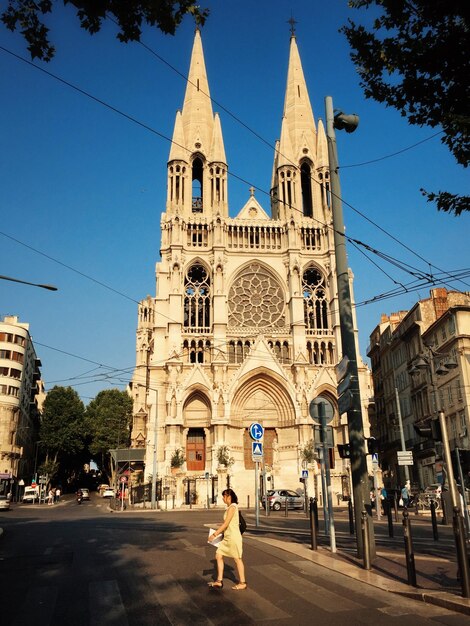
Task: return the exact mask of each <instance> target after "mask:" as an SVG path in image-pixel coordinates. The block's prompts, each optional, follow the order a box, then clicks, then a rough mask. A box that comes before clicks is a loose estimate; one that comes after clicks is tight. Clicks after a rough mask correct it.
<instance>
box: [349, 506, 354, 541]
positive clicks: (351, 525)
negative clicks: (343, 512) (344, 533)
mask: <svg viewBox="0 0 470 626" xmlns="http://www.w3.org/2000/svg"><path fill="white" fill-rule="evenodd" d="M348 514H349V534H350V535H354V512H353V505H352V500H351V498H349V502H348Z"/></svg>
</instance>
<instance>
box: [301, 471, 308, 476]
mask: <svg viewBox="0 0 470 626" xmlns="http://www.w3.org/2000/svg"><path fill="white" fill-rule="evenodd" d="M302 478H308V470H302Z"/></svg>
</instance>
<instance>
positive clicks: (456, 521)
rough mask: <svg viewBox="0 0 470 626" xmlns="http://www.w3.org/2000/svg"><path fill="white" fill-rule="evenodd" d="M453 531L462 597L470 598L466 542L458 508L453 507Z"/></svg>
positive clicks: (469, 574) (469, 575)
mask: <svg viewBox="0 0 470 626" xmlns="http://www.w3.org/2000/svg"><path fill="white" fill-rule="evenodd" d="M453 529H454V538H455V547H456V549H457V562H458V565H459V574H458V575H459V576H460V583H461V585H462V597H463V598H470V572H469V565H468V553H467V540H466V534H465V525H464V521H463V517H462V515H461V514H460V510H459V507H458V506H455V507H454V517H453Z"/></svg>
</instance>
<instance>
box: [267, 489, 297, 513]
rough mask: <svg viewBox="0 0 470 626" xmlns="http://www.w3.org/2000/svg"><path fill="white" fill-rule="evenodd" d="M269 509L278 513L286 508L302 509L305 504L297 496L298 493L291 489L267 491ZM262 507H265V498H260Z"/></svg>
mask: <svg viewBox="0 0 470 626" xmlns="http://www.w3.org/2000/svg"><path fill="white" fill-rule="evenodd" d="M267 496H268V503H269V508H270V509H274V511H280V510H281V509H284V508H285V506H286V500H287V508H289V509H303V508H304V504H305V498H304V497H303V496H299V494H298V493H296V492H295V491H292V489H269V490H268V491H267ZM262 502H263V506H264V507H265V506H266V504H265V502H266V500H265V496H263V498H262Z"/></svg>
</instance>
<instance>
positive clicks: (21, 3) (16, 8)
mask: <svg viewBox="0 0 470 626" xmlns="http://www.w3.org/2000/svg"><path fill="white" fill-rule="evenodd" d="M63 3H64V5H67V4H71V5H73V6H74V7H75V8H76V9H77V18H78V20H79V22H80V26H81V27H82V28H83V29H85V30H86V31H88V32H89V33H90V34H91V35H93V34H95V33H97V32H99V31H100V30H101V26H102V25H103V21H104V20H111V21H113V22H114V23H115V24H117V26H118V27H119V29H120V30H119V32H118V34H117V35H116V37H117V38H118V39H119V41H122V42H124V43H127V42H129V41H140V37H141V35H142V25H143V24H144V25H145V24H147V25H148V26H151V27H152V28H157V29H159V30H161V31H162V32H163V33H165V34H171V35H174V34H175V31H176V28H177V27H178V26H179V24H180V23H181V21H182V20H183V17H184V16H185V15H186V14H189V15H192V16H193V18H194V21H195V22H196V24H198V25H201V26H202V25H203V24H204V22H205V20H206V18H207V16H208V15H209V10H208V9H201V8H200V7H199V5H198V4H197V2H196V1H195V0H126V1H125V2H122V1H121V2H116V0H94V1H92V0H63ZM54 5H55V3H52V2H51V0H8V5H7V8H6V10H5V11H4V12H3V13H2V14H1V20H2V22H3V23H4V24H5V26H6V27H7V28H9V29H10V30H11V31H15V30H17V29H18V30H20V32H21V35H22V36H23V37H24V39H25V40H26V42H27V43H28V50H29V52H30V54H31V57H32V58H33V59H34V58H38V59H42V60H43V61H50V60H51V59H52V57H53V56H54V54H55V48H54V46H53V45H52V44H51V43H50V41H49V29H48V28H47V27H46V26H45V24H44V18H43V16H44V15H46V14H47V13H51V12H52V11H53V10H54V8H55V6H54Z"/></svg>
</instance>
